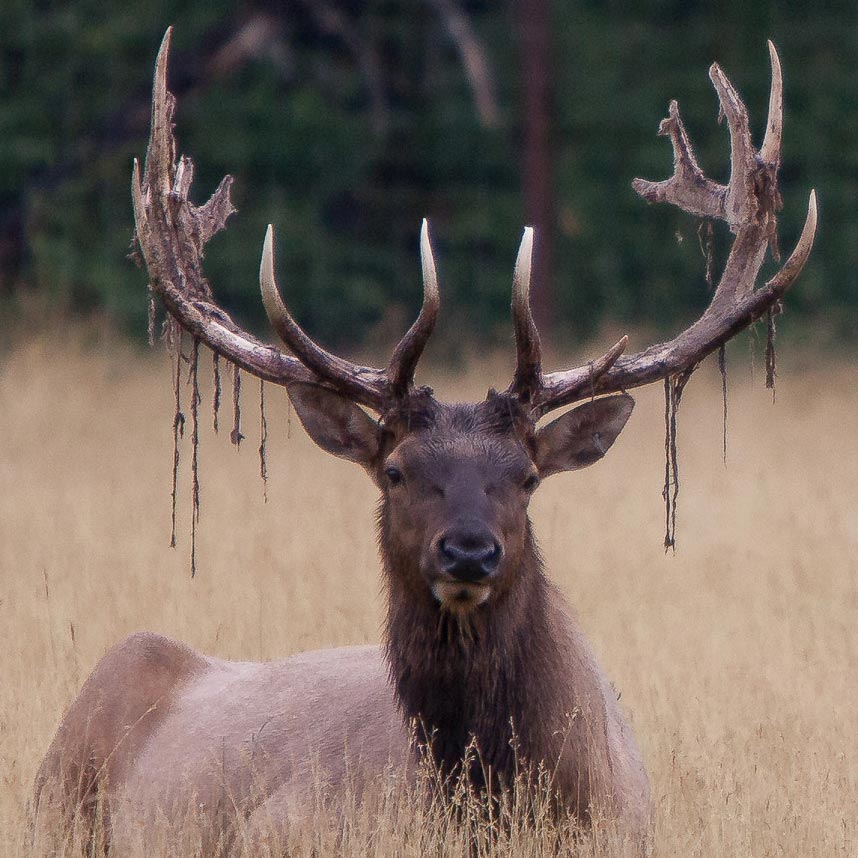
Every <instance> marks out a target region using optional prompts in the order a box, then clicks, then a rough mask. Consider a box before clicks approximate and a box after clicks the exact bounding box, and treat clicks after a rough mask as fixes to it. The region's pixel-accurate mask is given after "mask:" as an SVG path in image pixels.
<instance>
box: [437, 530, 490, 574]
mask: <svg viewBox="0 0 858 858" xmlns="http://www.w3.org/2000/svg"><path fill="white" fill-rule="evenodd" d="M502 555H503V549H502V548H501V546H500V544H499V543H498V541H497V540H496V539H495V538H494V537H493V536H492V535H491V534H490V533H487V532H483V533H469V532H467V531H463V532H455V531H454V532H448V533H446V534H444V535H443V536H442V537H441V538H440V539H439V540H438V545H437V558H438V568H439V569H440V570H441V571H442V572H444V573H446V574H447V575H449V576H450V577H451V578H454V579H456V580H457V581H463V582H465V583H468V584H478V583H480V582H481V581H483V580H484V579H486V578H488V577H490V576H491V575H492V574H493V573H494V572H495V571H496V570H497V568H498V564H499V563H500V560H501V556H502Z"/></svg>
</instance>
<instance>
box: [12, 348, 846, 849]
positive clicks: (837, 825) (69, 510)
mask: <svg viewBox="0 0 858 858" xmlns="http://www.w3.org/2000/svg"><path fill="white" fill-rule="evenodd" d="M72 339H73V340H75V341H73V342H68V338H67V337H66V336H65V335H62V336H61V335H59V334H57V335H55V336H54V337H51V338H48V337H45V338H42V339H35V340H31V341H29V342H27V343H23V344H21V345H19V346H18V347H16V348H15V349H14V350H13V351H11V352H10V353H7V354H6V355H5V356H3V358H2V364H0V435H2V438H3V443H2V446H0V643H2V647H0V773H2V786H1V787H0V856H17V855H25V854H29V853H30V846H29V841H28V835H27V802H28V799H29V797H30V794H31V789H32V782H33V777H34V775H35V771H36V768H37V766H38V763H39V760H40V757H41V755H42V754H43V753H44V751H45V749H46V748H47V745H48V743H49V742H50V739H51V735H52V733H53V731H54V729H55V728H56V726H57V724H58V722H59V720H60V718H61V715H62V713H63V711H64V709H65V707H66V706H67V705H68V704H69V702H70V701H71V699H72V698H73V696H74V695H75V693H76V692H77V690H78V688H79V687H80V685H81V683H82V682H83V680H84V678H85V677H86V675H87V673H88V672H89V670H90V669H91V668H92V666H93V665H94V663H95V662H96V661H97V659H98V658H99V657H100V656H101V655H102V654H103V653H104V652H105V651H106V649H107V648H108V647H109V646H110V645H111V644H112V643H114V642H115V641H117V640H118V639H119V638H120V637H122V636H123V635H125V634H127V633H128V632H131V631H134V630H136V629H152V630H157V631H160V632H164V633H166V634H169V635H172V636H175V637H178V638H181V639H183V640H185V641H187V642H189V643H190V644H192V645H193V646H196V647H198V648H200V649H203V650H205V651H207V652H210V653H215V654H218V655H222V656H225V657H230V658H241V659H267V658H274V657H282V656H284V655H288V654H289V653H293V652H296V651H299V650H303V649H309V648H316V647H324V646H334V645H341V644H350V643H363V642H370V641H376V640H378V638H379V630H380V626H381V618H382V614H383V594H382V593H381V592H380V577H379V573H378V565H377V559H376V549H375V544H374V531H373V509H374V503H375V491H374V489H373V487H372V486H371V485H370V482H369V480H367V479H366V477H365V476H364V475H363V473H362V472H361V471H360V469H358V468H356V467H354V466H353V465H350V464H348V463H344V462H340V461H338V460H334V459H332V458H330V457H326V456H325V455H324V454H323V453H322V452H320V451H318V450H317V449H316V448H315V447H314V446H313V445H312V443H311V442H309V441H308V440H307V438H306V437H305V436H304V434H303V431H302V430H301V427H300V425H299V424H298V422H297V420H295V419H294V417H293V418H291V419H290V416H289V414H288V412H287V407H286V402H285V396H284V395H283V394H282V393H281V392H280V391H278V390H274V389H271V388H269V389H267V397H266V399H267V404H268V408H267V417H268V427H269V442H268V470H269V475H270V476H269V480H268V484H267V496H268V501H267V503H265V502H264V500H263V486H262V484H261V481H260V479H259V476H258V473H259V462H258V458H257V453H256V450H257V447H258V445H259V440H258V438H259V418H258V386H257V385H256V384H252V383H249V382H247V383H246V384H245V386H244V396H243V419H244V424H243V431H244V434H245V435H246V436H247V439H246V441H245V442H244V443H243V444H242V446H241V449H240V451H238V452H236V451H235V449H234V448H232V447H231V445H230V443H229V439H228V435H229V431H228V430H229V424H230V423H231V414H230V413H229V412H230V410H231V409H230V408H229V407H226V408H225V409H224V411H223V412H222V414H221V424H222V428H221V432H220V435H219V436H218V437H215V436H214V434H213V432H212V429H211V411H210V405H209V404H208V403H209V401H210V400H208V399H207V398H205V397H204V404H203V405H202V406H201V409H200V415H201V420H202V421H203V426H202V428H201V448H200V464H201V471H200V473H201V519H200V524H199V529H198V544H197V567H198V572H197V576H196V578H195V579H194V580H191V578H190V575H189V551H190V537H189V534H190V514H189V513H190V480H189V473H188V471H189V463H190V447H189V445H188V443H187V441H185V443H184V445H183V458H182V471H181V481H180V487H179V488H180V498H179V521H178V548H177V549H176V550H171V549H170V548H169V547H168V542H169V535H170V475H171V459H172V405H171V397H172V391H171V385H170V370H169V365H168V363H167V360H166V358H164V357H163V356H162V355H161V354H160V353H158V354H155V355H153V356H148V355H147V356H141V355H140V354H138V353H136V352H134V351H132V350H130V349H129V348H127V347H123V346H121V345H118V344H115V343H111V342H105V341H103V340H101V339H100V338H96V342H95V344H91V345H90V346H88V347H84V346H82V345H81V344H80V343H79V342H77V338H76V337H73V338H72ZM794 363H795V366H793V367H791V368H786V369H784V370H783V373H782V377H781V379H780V381H779V387H778V395H777V403H776V404H775V405H774V406H773V405H772V402H771V395H770V393H769V392H767V391H766V390H765V389H764V387H763V384H762V379H761V378H760V377H759V374H758V376H757V378H756V379H754V383H753V384H752V383H751V380H750V377H749V376H750V370H749V368H748V366H747V361H746V359H745V354H744V351H743V349H742V348H741V347H740V348H738V349H737V354H736V356H735V358H734V359H733V360H732V365H733V368H732V370H731V389H730V409H729V449H728V460H727V467H726V468H725V467H724V465H723V464H722V459H721V403H720V379H719V378H718V376H717V372H716V370H715V369H714V367H713V366H710V365H708V364H707V365H706V366H704V367H703V368H702V370H701V371H700V372H699V374H698V376H697V377H695V379H694V380H693V381H692V383H691V384H690V386H689V388H688V390H687V392H686V395H685V400H684V402H683V406H682V409H681V412H680V428H679V455H680V467H681V478H682V492H681V495H680V506H679V514H678V548H677V551H676V553H675V554H670V553H669V554H665V553H664V551H663V549H662V544H661V543H662V536H663V528H664V521H663V518H664V509H663V505H662V500H661V486H662V480H663V470H664V461H663V402H662V399H661V392H660V390H648V391H644V392H640V393H639V394H638V396H637V399H638V408H637V410H636V413H635V414H634V415H633V417H632V419H631V421H630V423H629V426H628V428H627V429H626V431H625V433H624V435H623V436H622V437H621V438H620V440H619V441H618V442H617V444H616V446H615V447H614V449H613V450H612V451H611V453H610V454H609V455H608V457H607V458H606V459H605V461H604V462H602V463H600V464H598V465H597V466H595V467H593V468H591V469H589V470H587V471H583V472H581V473H579V474H575V475H563V476H557V477H553V478H551V479H550V480H548V481H547V482H546V484H545V485H544V486H543V487H542V488H541V489H540V491H539V492H538V493H537V496H536V498H535V499H534V502H533V504H532V517H533V518H534V521H535V523H536V529H537V533H538V534H539V537H540V540H541V544H542V546H543V549H544V552H545V555H546V560H547V565H548V568H549V570H550V572H551V575H552V577H553V578H554V580H555V581H556V582H558V584H559V585H560V587H561V588H562V589H563V591H564V592H565V593H566V594H567V596H568V598H569V600H570V601H571V603H572V604H573V605H575V607H576V609H577V611H578V612H579V614H580V616H581V619H582V622H583V625H584V627H585V629H586V630H587V632H588V634H589V636H590V638H591V640H592V641H593V642H594V645H595V648H596V650H597V652H598V653H599V655H600V658H601V659H602V662H603V664H604V666H605V667H606V669H607V672H608V674H609V675H610V676H611V677H612V679H613V680H614V682H615V684H616V685H617V687H618V688H619V689H621V691H622V701H623V704H624V706H625V708H626V710H627V711H628V712H629V713H630V715H631V718H632V720H633V722H634V725H635V728H636V731H637V734H638V737H639V740H640V743H641V745H642V748H643V752H644V756H645V758H646V760H647V764H648V767H649V771H650V773H651V777H652V781H653V787H654V794H655V797H656V803H657V822H656V831H655V855H657V856H665V858H666V856H683V858H687V856H731V858H741V857H742V856H754V858H762V856H781V855H784V856H787V855H788V856H803V858H810V856H826V858H828V856H836V855H844V856H846V855H858V813H856V808H858V764H856V760H855V747H856V741H857V740H858V671H856V669H855V666H856V664H858V632H856V616H858V513H856V506H858V504H856V486H858V453H856V437H858V421H856V418H858V388H856V385H855V370H854V365H853V366H852V367H848V366H847V365H846V364H845V363H844V364H843V365H841V366H836V365H831V366H827V367H825V368H824V371H822V370H817V371H812V370H807V369H802V368H801V367H802V366H804V367H808V366H812V365H813V362H812V361H807V362H805V363H804V364H801V362H800V361H799V360H797V359H794ZM509 371H510V367H509V366H507V365H506V364H505V363H503V362H501V361H497V362H493V363H484V364H482V365H480V366H476V367H474V368H473V369H472V370H471V372H470V373H469V374H468V375H467V376H448V377H446V378H443V377H441V378H439V375H440V373H430V375H431V378H432V382H433V385H434V386H435V388H436V391H437V392H438V393H439V395H441V396H444V397H446V398H455V397H465V396H478V395H481V394H483V393H484V392H485V389H486V388H487V387H488V386H489V385H490V384H495V385H500V384H502V383H505V379H506V375H507V374H508V373H509ZM656 387H657V386H656ZM225 399H227V400H229V397H228V396H227V397H225ZM290 424H291V427H290ZM224 427H225V428H224ZM618 534H622V536H621V538H620V537H618ZM363 824H364V825H367V824H368V823H367V822H366V820H364V821H363ZM374 824H376V825H378V826H379V827H380V828H382V829H383V828H384V826H385V821H384V820H375V821H374ZM400 824H401V823H400ZM415 824H419V821H416V822H415ZM356 825H357V824H356ZM359 828H360V826H357V828H356V830H359ZM396 830H397V831H399V830H400V829H399V828H397V829H396ZM391 832H392V833H391ZM398 836H400V835H397V834H396V831H394V829H393V828H390V830H388V831H387V833H386V834H385V836H384V837H380V836H377V837H374V839H372V841H371V842H372V850H370V849H369V847H368V846H367V845H366V843H364V845H363V846H362V845H361V842H360V840H359V838H356V839H354V840H351V841H349V842H350V844H351V846H350V847H349V848H350V849H351V854H356V855H357V854H365V853H369V852H370V851H371V852H372V854H376V855H381V854H385V855H388V854H389V855H399V854H419V852H417V851H415V847H414V846H413V840H409V841H408V842H409V843H411V844H412V845H411V846H408V847H407V848H406V846H405V840H403V841H402V843H401V844H399V845H398V841H397V839H396V838H397V837H398ZM401 836H402V837H403V838H404V837H405V835H404V834H403V835H401ZM437 848H438V847H437V845H436V849H437ZM569 848H570V850H571V849H572V848H573V844H571V843H570V844H569ZM581 848H582V849H585V848H586V849H588V850H592V851H594V852H595V853H596V854H607V851H609V850H605V851H600V847H599V845H598V844H596V845H595V846H594V845H592V844H585V845H584V846H582V847H581ZM541 850H542V846H541V845H540V843H539V842H538V838H537V836H536V835H534V839H533V840H532V842H528V840H527V835H526V833H525V834H524V835H523V839H522V840H521V841H520V842H519V843H518V845H516V846H507V847H506V848H505V849H504V850H503V852H504V853H505V854H509V855H513V854H515V855H523V854H533V855H538V854H543V853H542V851H541ZM499 851H500V850H499ZM447 853H448V854H450V855H456V854H467V852H466V850H464V849H463V848H462V849H459V847H457V846H456V845H455V844H454V843H451V844H450V848H449V849H448V850H447Z"/></svg>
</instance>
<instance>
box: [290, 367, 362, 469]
mask: <svg viewBox="0 0 858 858" xmlns="http://www.w3.org/2000/svg"><path fill="white" fill-rule="evenodd" d="M286 389H287V390H288V391H289V399H291V400H292V405H294V406H295V411H296V412H297V413H298V417H299V418H300V420H301V423H302V424H303V426H304V428H305V429H306V430H307V434H308V435H309V436H310V437H311V438H312V439H313V440H314V441H315V442H316V443H317V444H318V445H319V446H320V447H321V448H322V449H323V450H326V451H327V452H328V453H333V454H334V455H335V456H339V457H340V458H341V459H348V460H349V461H350V462H357V463H358V464H359V465H363V466H364V467H365V468H367V469H369V468H370V467H371V465H372V463H373V461H374V460H375V458H376V456H377V455H378V448H379V430H378V423H376V422H375V420H373V419H372V418H371V417H370V416H369V415H368V414H367V413H366V412H365V411H364V410H363V409H362V408H359V407H358V406H357V405H355V404H354V402H352V401H351V399H349V398H348V397H346V396H343V395H342V394H340V393H335V392H334V391H333V390H329V389H328V388H326V387H320V386H318V385H315V384H306V383H304V382H294V383H293V384H290V385H287V388H286Z"/></svg>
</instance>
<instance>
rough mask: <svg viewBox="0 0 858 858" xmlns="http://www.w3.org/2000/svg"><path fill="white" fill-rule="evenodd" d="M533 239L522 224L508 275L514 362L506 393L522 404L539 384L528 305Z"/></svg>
mask: <svg viewBox="0 0 858 858" xmlns="http://www.w3.org/2000/svg"><path fill="white" fill-rule="evenodd" d="M534 238H535V232H534V229H533V227H532V226H526V227H525V228H524V234H523V235H522V237H521V244H520V246H519V248H518V256H517V257H516V260H515V271H514V273H513V277H512V321H513V326H514V328H515V348H516V354H517V361H516V368H515V375H514V376H513V381H512V385H511V386H510V392H511V393H513V394H515V395H516V396H518V398H519V399H520V400H521V401H522V402H525V403H531V402H533V400H534V398H535V397H536V396H537V395H538V392H539V390H540V388H541V386H542V346H541V344H540V341H539V330H538V329H537V327H536V322H534V320H533V313H532V312H531V308H530V276H531V270H532V266H533V241H534Z"/></svg>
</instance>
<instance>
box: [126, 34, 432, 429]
mask: <svg viewBox="0 0 858 858" xmlns="http://www.w3.org/2000/svg"><path fill="white" fill-rule="evenodd" d="M171 35H172V28H170V29H168V30H167V32H166V34H165V35H164V40H163V42H162V43H161V48H160V50H159V52H158V59H157V61H156V64H155V83H154V87H153V93H152V129H151V134H150V137H149V146H148V149H147V152H146V164H145V167H144V170H143V176H142V178H141V173H140V165H139V163H138V162H137V160H136V159H135V160H134V172H133V178H132V183H131V194H132V199H133V203H134V222H135V225H136V232H137V240H138V243H139V245H140V250H141V252H142V254H143V258H144V260H145V262H146V267H147V268H148V270H149V277H150V283H151V288H152V290H153V291H154V292H155V293H157V294H158V295H159V296H160V297H161V300H162V301H163V302H164V305H165V306H166V308H167V310H168V311H169V313H170V314H171V315H172V316H173V317H174V318H175V319H176V321H177V322H178V323H179V324H180V325H181V326H182V327H183V328H184V329H185V330H187V331H188V332H189V333H191V334H192V335H193V336H194V337H196V338H197V339H199V340H201V341H202V342H204V343H205V344H206V345H207V346H209V348H211V349H212V350H213V351H215V352H216V353H217V354H219V355H222V356H223V357H225V358H227V359H228V360H231V361H232V362H233V363H235V364H236V365H238V366H240V367H241V368H242V369H244V370H246V371H247V372H249V373H251V374H252V375H255V376H256V377H257V378H260V379H262V380H264V381H270V382H274V383H275V384H282V385H289V384H291V383H293V382H310V383H315V384H321V385H324V386H327V387H330V388H332V389H334V390H337V391H339V392H341V393H343V394H345V395H347V396H349V397H350V398H351V399H353V400H354V401H355V402H358V403H360V404H362V405H366V406H368V407H369V408H372V409H374V410H375V411H378V412H380V413H381V412H384V411H385V410H386V409H387V408H388V407H389V406H390V404H391V403H392V402H393V401H395V400H396V399H398V398H401V397H403V396H406V395H407V394H408V392H409V391H410V390H411V389H412V388H413V385H414V370H415V368H416V366H417V362H418V360H419V358H420V355H421V354H422V352H423V349H424V347H425V346H426V343H427V341H428V339H429V336H430V335H431V333H432V330H433V328H434V326H435V320H436V319H437V316H438V307H439V294H438V277H437V272H436V269H435V259H434V257H433V254H432V246H431V244H430V241H429V227H428V224H427V222H426V221H425V220H424V221H423V227H422V230H421V234H420V252H421V257H422V265H423V281H424V288H423V307H422V309H421V310H420V315H419V316H418V317H417V320H416V321H415V322H414V324H413V325H412V326H411V328H410V329H409V330H408V332H407V333H406V334H405V336H404V337H403V338H402V340H400V342H399V344H398V345H397V346H396V348H395V349H394V351H393V357H392V358H391V360H390V364H389V365H388V366H387V368H386V369H375V368H373V367H367V366H360V365H359V364H354V363H351V362H349V361H346V360H344V359H343V358H340V357H337V356H336V355H333V354H331V353H330V352H327V351H325V349H323V348H322V347H321V346H319V345H317V344H316V343H315V342H313V340H312V339H310V337H309V336H307V334H306V333H305V332H304V331H303V330H302V329H301V328H300V326H299V325H298V324H297V322H295V320H294V319H293V318H292V316H291V314H290V313H289V311H288V310H287V309H286V307H285V306H284V305H283V302H282V300H281V298H280V293H279V291H278V289H277V284H276V282H275V279H274V249H273V244H274V239H273V230H272V227H270V226H269V227H268V232H267V233H266V236H265V242H264V244H263V252H262V264H261V266H260V272H259V276H260V286H261V289H262V299H263V303H264V304H265V309H266V312H267V313H268V317H269V319H270V320H271V323H272V325H273V326H274V328H275V330H276V331H277V333H278V334H279V335H280V336H281V338H282V339H283V341H284V342H285V343H286V345H287V346H288V347H289V348H290V349H291V351H292V352H293V353H294V355H295V356H294V357H293V356H290V355H286V354H284V353H283V352H281V351H280V350H279V349H277V348H275V347H273V346H269V345H265V344H263V343H261V342H259V340H257V339H256V338H255V337H253V336H252V335H251V334H249V333H247V332H246V331H244V330H242V329H241V328H240V327H238V326H237V325H236V324H235V323H234V322H233V321H232V319H231V318H230V317H229V316H228V314H227V313H225V312H224V310H223V309H221V308H220V307H219V306H218V305H217V304H216V303H214V299H213V296H212V291H211V287H210V286H209V283H208V281H207V280H206V277H205V274H204V273H203V268H202V258H203V250H204V247H205V244H206V243H207V242H208V241H209V239H211V237H212V236H213V235H214V234H215V233H217V232H218V231H219V230H221V229H224V227H225V225H226V220H227V218H228V217H229V216H230V215H231V214H232V213H233V212H234V211H235V209H234V207H233V205H232V202H231V201H230V198H229V192H230V187H231V185H232V177H231V176H226V177H225V178H224V179H223V181H222V182H221V183H220V186H219V187H218V189H217V190H216V191H215V193H214V194H213V195H212V197H211V199H210V200H209V201H208V202H207V203H205V205H202V206H195V205H193V204H192V203H191V202H190V201H189V199H188V194H189V191H190V187H191V183H192V181H193V176H194V165H193V162H192V161H191V160H190V159H189V158H186V157H185V156H181V157H180V158H179V159H178V161H177V160H176V146H175V139H174V137H173V112H174V110H175V99H174V98H173V96H172V94H171V93H170V92H169V91H168V90H167V58H168V54H169V49H170V39H171Z"/></svg>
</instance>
